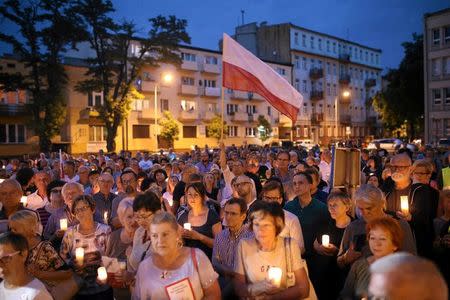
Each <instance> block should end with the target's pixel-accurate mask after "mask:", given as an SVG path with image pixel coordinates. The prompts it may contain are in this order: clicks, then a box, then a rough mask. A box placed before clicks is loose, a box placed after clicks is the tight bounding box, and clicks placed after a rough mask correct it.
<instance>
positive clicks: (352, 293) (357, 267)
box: [341, 217, 403, 300]
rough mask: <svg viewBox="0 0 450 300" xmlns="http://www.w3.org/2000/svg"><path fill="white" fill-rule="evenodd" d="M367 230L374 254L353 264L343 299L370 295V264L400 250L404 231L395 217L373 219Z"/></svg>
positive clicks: (342, 295) (343, 291) (343, 290)
mask: <svg viewBox="0 0 450 300" xmlns="http://www.w3.org/2000/svg"><path fill="white" fill-rule="evenodd" d="M366 231H367V239H368V241H369V247H370V250H371V252H372V255H371V256H369V257H367V258H366V257H363V258H360V259H359V260H357V261H356V262H355V263H354V264H353V265H352V268H351V269H350V272H349V274H348V276H347V279H346V281H345V285H344V288H343V289H342V291H341V299H343V300H346V299H363V298H366V297H368V287H369V281H370V272H369V267H370V265H371V264H373V263H374V262H375V261H376V260H378V259H380V258H382V257H384V256H387V255H389V254H392V253H394V252H396V251H398V250H399V249H400V245H401V244H402V238H403V231H402V229H401V228H400V225H399V224H398V222H397V221H396V220H394V219H393V218H390V217H381V218H376V219H373V220H371V221H370V222H369V223H368V224H367V226H366Z"/></svg>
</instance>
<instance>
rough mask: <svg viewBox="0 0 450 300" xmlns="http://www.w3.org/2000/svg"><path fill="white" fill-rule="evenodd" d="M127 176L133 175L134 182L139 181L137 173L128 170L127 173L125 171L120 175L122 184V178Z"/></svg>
mask: <svg viewBox="0 0 450 300" xmlns="http://www.w3.org/2000/svg"><path fill="white" fill-rule="evenodd" d="M125 174H133V176H134V180H137V179H138V177H137V175H136V173H134V172H133V171H131V170H126V171H123V172H122V174H120V182H122V176H123V175H125Z"/></svg>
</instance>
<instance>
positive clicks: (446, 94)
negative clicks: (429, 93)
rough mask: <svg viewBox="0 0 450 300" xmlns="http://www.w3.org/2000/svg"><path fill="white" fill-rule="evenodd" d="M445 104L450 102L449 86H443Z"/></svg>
mask: <svg viewBox="0 0 450 300" xmlns="http://www.w3.org/2000/svg"><path fill="white" fill-rule="evenodd" d="M444 97H445V104H446V105H449V104H450V87H447V88H444Z"/></svg>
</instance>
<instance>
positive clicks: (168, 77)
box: [154, 73, 173, 147]
mask: <svg viewBox="0 0 450 300" xmlns="http://www.w3.org/2000/svg"><path fill="white" fill-rule="evenodd" d="M161 78H162V82H164V83H170V82H171V81H172V80H173V75H172V74H171V73H164V74H163V75H162V76H161ZM154 113H155V138H156V139H157V138H158V132H159V130H158V82H155V112H154ZM156 143H158V141H156ZM157 147H158V146H157Z"/></svg>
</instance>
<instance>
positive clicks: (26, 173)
mask: <svg viewBox="0 0 450 300" xmlns="http://www.w3.org/2000/svg"><path fill="white" fill-rule="evenodd" d="M33 176H34V171H33V169H31V168H22V169H19V170H18V171H17V174H16V180H17V182H19V183H20V185H21V186H25V185H27V184H28V183H29V182H30V181H31V178H33Z"/></svg>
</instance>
